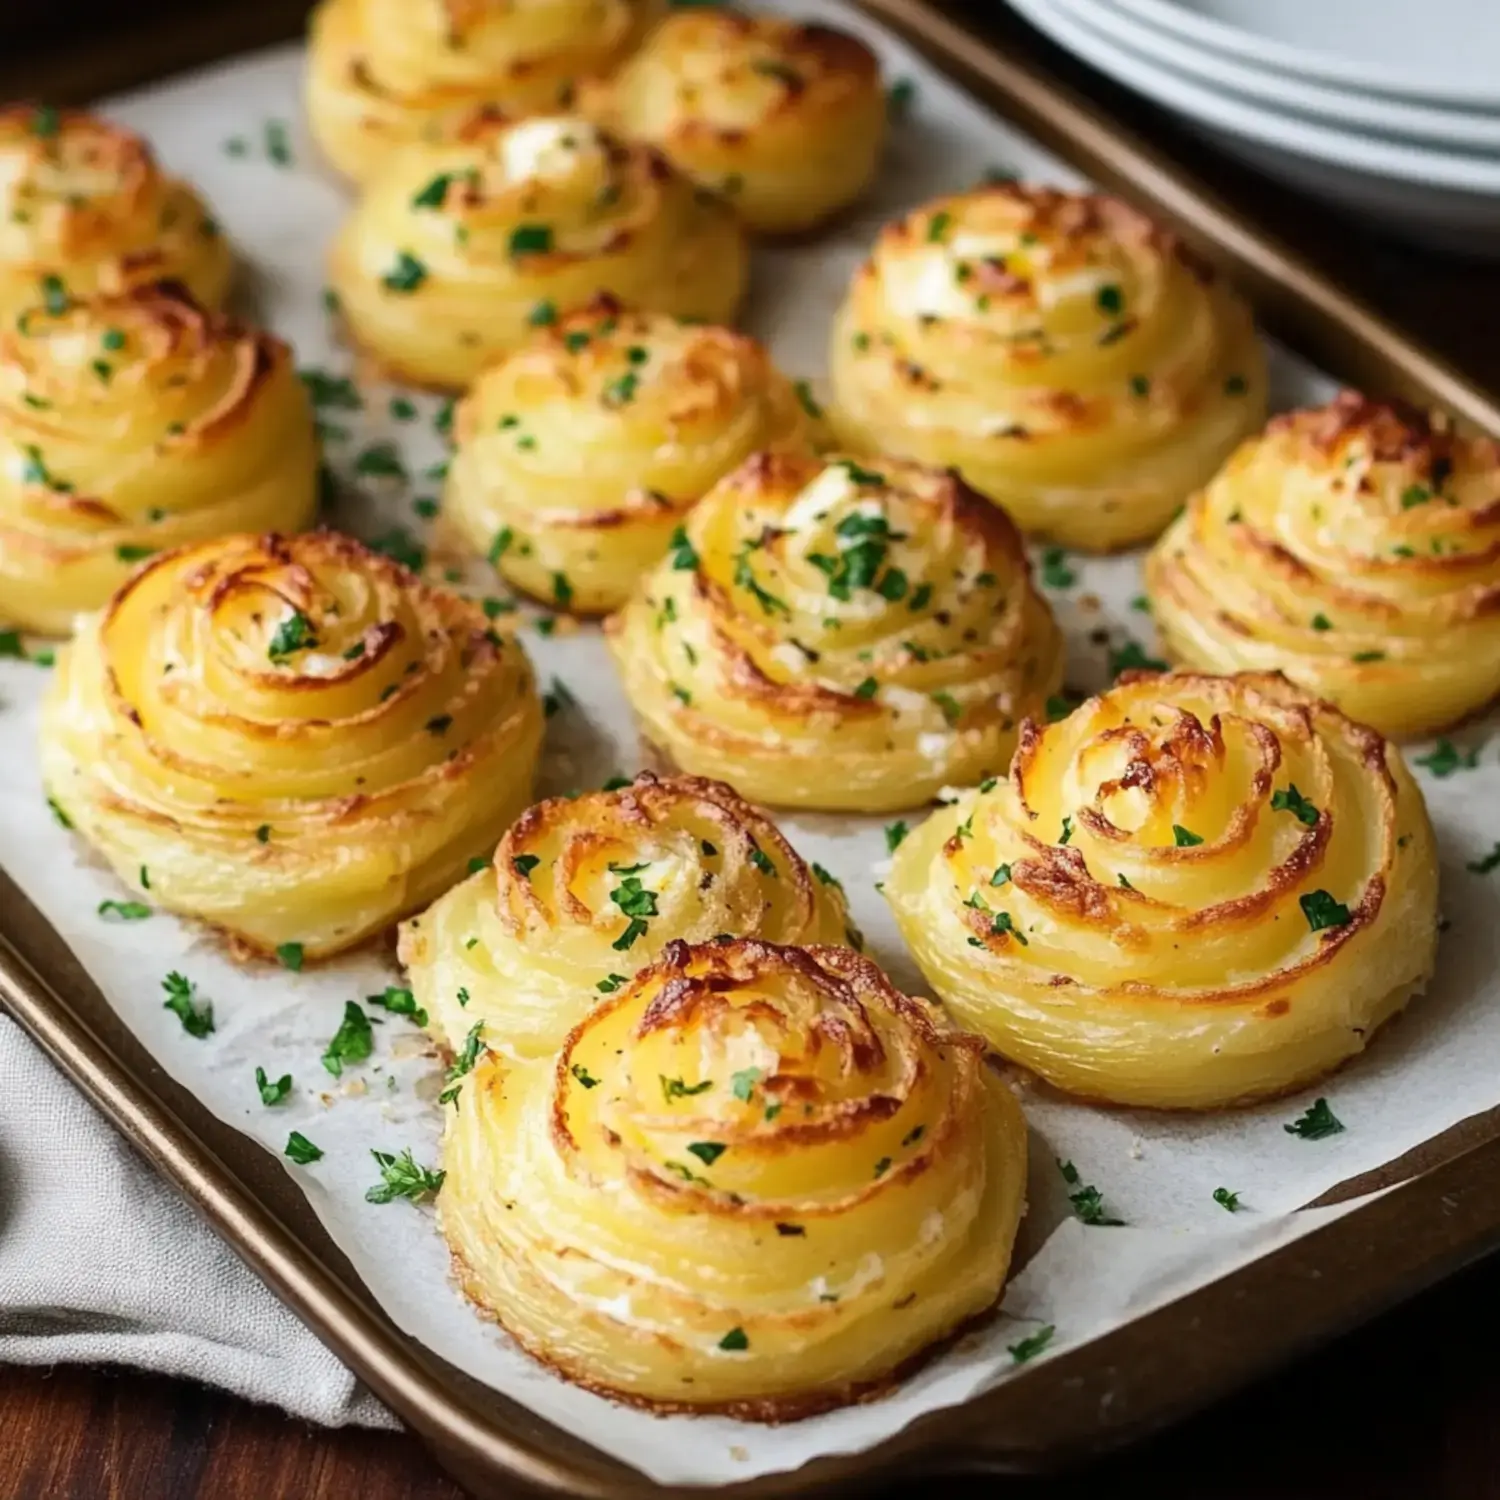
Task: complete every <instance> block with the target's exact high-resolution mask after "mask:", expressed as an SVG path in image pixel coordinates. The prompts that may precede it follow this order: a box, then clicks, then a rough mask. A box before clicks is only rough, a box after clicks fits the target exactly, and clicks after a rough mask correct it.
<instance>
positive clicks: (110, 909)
mask: <svg viewBox="0 0 1500 1500" xmlns="http://www.w3.org/2000/svg"><path fill="white" fill-rule="evenodd" d="M99 915H100V916H101V917H110V916H114V917H118V918H119V919H120V920H121V921H122V922H144V921H145V920H146V918H147V917H149V916H150V915H151V908H150V907H149V906H147V905H146V903H145V902H144V901H101V902H100V903H99Z"/></svg>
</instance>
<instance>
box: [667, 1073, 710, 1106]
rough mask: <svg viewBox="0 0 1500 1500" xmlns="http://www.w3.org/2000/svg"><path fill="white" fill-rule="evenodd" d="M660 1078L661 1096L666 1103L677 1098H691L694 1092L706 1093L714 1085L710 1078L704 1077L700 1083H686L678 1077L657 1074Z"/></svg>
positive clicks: (672, 1101) (670, 1102)
mask: <svg viewBox="0 0 1500 1500" xmlns="http://www.w3.org/2000/svg"><path fill="white" fill-rule="evenodd" d="M658 1077H660V1078H661V1096H662V1098H663V1099H665V1100H666V1101H667V1103H668V1104H672V1103H674V1102H675V1101H676V1100H678V1099H691V1098H692V1097H693V1095H694V1094H706V1093H707V1092H708V1090H709V1089H711V1088H712V1087H713V1086H714V1081H713V1079H712V1078H705V1079H704V1080H703V1081H702V1082H701V1083H694V1084H686V1083H684V1082H683V1081H682V1080H681V1079H680V1078H667V1077H666V1076H665V1075H661V1074H659V1075H658Z"/></svg>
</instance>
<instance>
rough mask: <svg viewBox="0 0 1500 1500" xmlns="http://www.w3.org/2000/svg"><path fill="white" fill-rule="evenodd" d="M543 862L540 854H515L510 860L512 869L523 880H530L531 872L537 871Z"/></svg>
mask: <svg viewBox="0 0 1500 1500" xmlns="http://www.w3.org/2000/svg"><path fill="white" fill-rule="evenodd" d="M541 862H542V860H541V856H540V855H538V854H513V855H512V856H511V860H510V867H511V869H513V870H514V871H515V872H516V874H517V875H519V876H520V877H521V878H522V879H523V880H530V879H531V872H532V871H533V870H534V869H536V867H537V866H538V865H539V864H541Z"/></svg>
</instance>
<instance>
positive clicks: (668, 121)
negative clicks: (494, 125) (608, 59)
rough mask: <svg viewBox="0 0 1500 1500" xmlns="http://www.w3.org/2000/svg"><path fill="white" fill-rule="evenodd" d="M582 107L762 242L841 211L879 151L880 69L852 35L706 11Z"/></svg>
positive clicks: (585, 98) (637, 58) (660, 35)
mask: <svg viewBox="0 0 1500 1500" xmlns="http://www.w3.org/2000/svg"><path fill="white" fill-rule="evenodd" d="M580 107H581V108H582V109H583V110H584V112H585V113H588V114H592V115H594V116H595V117H596V118H597V119H599V120H600V121H601V122H602V123H604V124H605V125H607V126H608V127H609V128H610V129H612V130H614V131H617V132H618V133H619V134H620V135H623V136H629V137H631V138H632V139H635V140H642V141H649V142H650V143H651V144H652V145H653V146H656V147H657V148H658V149H659V150H661V151H662V152H663V153H664V154H665V155H666V156H667V157H669V158H670V159H671V160H672V161H673V162H674V163H675V164H676V165H677V166H678V167H680V168H681V169H682V170H683V171H684V172H686V173H687V174H688V176H690V177H691V178H693V180H694V181H695V182H699V183H702V184H703V186H704V187H707V188H710V189H712V190H713V191H714V192H717V193H722V194H723V195H724V197H725V198H727V199H728V200H729V201H730V202H731V203H733V204H734V207H735V211H736V212H737V213H738V214H739V215H740V217H741V218H742V219H743V220H744V221H745V223H746V224H747V225H748V226H749V228H750V229H751V230H753V231H756V232H758V233H762V234H790V233H799V232H802V231H805V230H809V229H813V228H816V227H817V226H818V225H819V224H821V223H823V222H824V221H825V220H827V219H829V218H831V217H832V216H833V215H835V214H836V213H838V211H839V210H840V209H843V208H846V207H848V205H849V204H851V203H852V202H854V200H855V199H856V198H858V197H859V196H860V195H861V194H862V193H863V192H864V191H865V189H866V188H867V187H868V186H869V185H870V183H871V181H872V180H873V179H874V176H875V171H876V168H877V167H878V166H879V164H880V153H881V150H882V148H883V147H884V145H885V126H886V102H885V89H884V86H883V84H882V82H881V78H880V63H879V61H878V60H877V58H876V57H875V54H874V53H873V52H871V51H870V49H869V48H868V47H867V46H865V44H864V43H863V42H862V41H860V40H859V39H858V38H857V37H854V36H850V35H849V34H848V33H847V32H843V31H838V30H835V29H834V28H833V27H830V26H804V25H799V24H798V23H796V22H794V21H789V20H785V19H783V18H781V17H778V16H752V15H746V14H744V13H743V12H740V11H733V10H718V9H713V8H709V7H694V8H693V9H690V10H681V11H678V12H676V13H675V14H673V15H671V16H669V17H668V18H667V19H666V20H665V21H663V22H662V23H661V25H659V26H658V27H657V28H656V29H655V30H654V31H653V32H652V33H651V35H650V36H649V37H648V38H647V39H646V41H645V44H644V45H643V46H642V47H641V49H640V50H639V51H638V52H636V53H635V54H634V55H633V56H631V57H630V58H628V59H627V60H626V62H625V63H624V65H623V66H622V67H621V68H620V70H619V72H618V73H616V74H615V75H614V76H613V77H611V78H609V79H607V80H604V81H601V82H598V83H595V84H593V85H590V86H586V87H585V88H584V89H583V90H582V92H581V94H580Z"/></svg>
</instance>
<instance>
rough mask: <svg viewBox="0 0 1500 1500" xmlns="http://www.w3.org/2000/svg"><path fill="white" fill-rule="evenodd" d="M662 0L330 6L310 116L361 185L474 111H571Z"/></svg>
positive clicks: (319, 40) (337, 1)
mask: <svg viewBox="0 0 1500 1500" xmlns="http://www.w3.org/2000/svg"><path fill="white" fill-rule="evenodd" d="M660 9H661V3H660V0H528V3H526V4H522V5H518V4H516V3H514V0H323V3H322V4H320V5H319V6H318V8H317V9H316V10H315V11H314V13H313V18H312V22H311V29H310V35H309V43H308V69H307V113H308V119H309V122H310V124H311V126H312V131H313V135H314V137H315V138H316V140H317V142H318V144H319V145H320V146H321V147H322V148H323V150H324V151H325V152H326V153H327V154H328V156H329V158H330V160H331V161H332V162H333V164H334V165H335V166H336V167H337V168H338V169H339V170H340V171H341V172H343V173H344V174H345V175H346V176H348V177H352V178H354V179H355V180H356V181H358V182H364V181H368V180H369V179H370V178H371V177H373V176H376V175H377V174H378V173H379V171H380V169H381V167H382V165H383V163H384V162H385V160H386V158H387V157H388V156H389V155H390V153H391V151H392V150H394V149H396V148H398V147H401V146H405V145H409V144H411V143H412V142H413V141H421V140H426V141H432V140H441V139H442V138H443V137H444V136H445V135H446V134H449V133H451V132H452V131H453V130H454V129H456V128H457V127H458V125H459V124H460V123H461V122H462V119H463V117H464V116H465V115H466V114H468V113H469V112H470V111H472V110H473V109H475V108H477V107H481V106H484V105H496V106H499V107H500V108H502V109H503V110H505V111H507V112H509V113H510V114H513V115H516V116H519V115H524V114H530V113H532V112H534V111H536V110H545V109H556V108H560V107H566V106H567V104H568V102H569V100H570V98H571V97H572V93H573V88H574V85H575V84H576V83H577V81H578V80H579V79H581V78H586V77H589V76H591V75H593V74H596V73H602V72H605V71H607V70H608V69H609V68H611V67H613V66H614V64H615V62H616V61H617V60H618V59H619V58H621V57H623V56H624V55H625V54H626V53H627V52H628V51H629V50H630V49H631V48H632V47H633V46H634V45H635V44H636V42H637V41H638V40H639V38H640V35H641V32H642V30H643V29H644V27H645V26H646V25H647V24H648V23H649V21H650V20H651V18H652V17H653V16H654V15H655V14H656V13H657V12H658V11H659V10H660Z"/></svg>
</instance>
